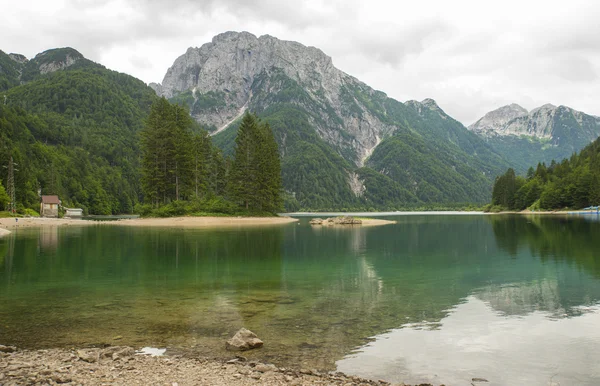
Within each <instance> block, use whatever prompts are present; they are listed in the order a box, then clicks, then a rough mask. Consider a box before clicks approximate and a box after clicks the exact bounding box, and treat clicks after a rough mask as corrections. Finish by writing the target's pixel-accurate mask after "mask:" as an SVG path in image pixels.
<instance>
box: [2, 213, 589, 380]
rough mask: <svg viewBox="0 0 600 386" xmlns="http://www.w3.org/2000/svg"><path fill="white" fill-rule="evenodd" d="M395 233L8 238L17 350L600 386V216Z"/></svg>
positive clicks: (6, 319) (490, 221)
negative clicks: (241, 345)
mask: <svg viewBox="0 0 600 386" xmlns="http://www.w3.org/2000/svg"><path fill="white" fill-rule="evenodd" d="M390 218H391V217H390ZM393 219H395V220H397V221H398V224H395V225H388V226H383V227H371V228H313V227H311V226H310V225H308V224H307V221H308V219H307V218H303V219H302V221H301V223H300V224H299V225H297V224H290V225H285V226H277V227H268V228H253V229H227V230H189V229H187V230H182V229H163V230H161V229H156V228H130V227H118V226H101V225H100V226H90V227H64V228H46V229H40V230H32V229H20V230H17V231H16V232H14V234H13V235H11V236H10V237H9V238H5V239H2V240H0V343H4V344H16V345H18V346H21V347H54V346H72V345H75V346H85V345H100V344H128V345H133V346H135V347H138V348H141V347H145V346H151V347H168V348H169V350H170V351H175V352H177V351H179V352H185V353H188V354H191V355H195V354H201V355H209V356H216V357H219V356H230V354H228V353H227V352H226V351H225V350H224V340H225V339H226V338H227V337H229V336H231V335H232V334H233V333H234V332H235V331H236V330H237V329H238V328H240V327H242V326H244V327H247V328H249V329H251V330H253V331H254V332H256V333H257V334H258V335H259V337H261V338H262V339H263V340H264V341H265V347H264V348H263V349H261V350H255V351H253V352H250V353H248V354H247V355H248V356H249V357H255V358H260V359H263V360H267V361H270V362H274V363H276V364H279V365H283V366H288V365H295V366H302V367H309V368H314V367H316V368H323V369H330V370H333V369H336V368H338V369H340V370H342V371H345V372H348V373H352V374H357V375H363V376H368V377H372V378H378V379H379V378H383V379H387V380H390V381H407V382H418V381H434V382H439V383H446V384H465V385H468V384H469V383H470V381H471V378H473V377H482V378H486V379H488V380H490V381H491V382H490V384H498V385H502V384H532V385H535V384H540V385H546V384H549V383H550V382H556V383H560V384H563V385H564V384H590V385H591V384H599V383H600V369H599V368H598V365H596V364H595V363H594V359H595V358H598V357H599V355H598V354H600V329H598V328H597V326H599V325H600V308H599V306H598V304H599V301H600V281H599V278H600V260H598V259H600V256H598V255H599V254H600V240H599V239H598V237H597V236H598V234H600V233H599V231H600V222H598V221H594V220H597V219H596V218H595V217H593V216H592V217H589V216H586V217H577V218H564V217H554V216H545V217H544V216H541V217H533V218H531V217H530V218H525V217H520V216H481V215H472V216H469V215H467V216H465V215H461V216H456V215H435V216H431V215H411V216H397V217H393ZM597 256H598V257H597Z"/></svg>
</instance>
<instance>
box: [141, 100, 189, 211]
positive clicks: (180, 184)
mask: <svg viewBox="0 0 600 386" xmlns="http://www.w3.org/2000/svg"><path fill="white" fill-rule="evenodd" d="M192 125H193V121H192V119H191V117H190V116H189V114H188V113H187V111H186V110H185V109H184V108H182V107H181V106H178V105H172V104H170V103H169V102H168V101H167V100H166V99H165V98H161V99H159V100H158V101H156V102H155V103H154V104H153V105H152V107H151V110H150V114H149V116H148V120H147V122H146V125H145V127H144V129H143V131H142V133H141V137H142V188H143V191H144V194H145V196H146V201H149V202H151V203H152V204H153V205H154V206H159V205H160V204H166V203H168V202H170V201H174V200H180V199H182V198H187V197H189V196H190V195H191V192H192V186H193V185H192V179H193V169H192V163H193V162H192V150H193V148H192V137H191V134H190V128H191V127H192Z"/></svg>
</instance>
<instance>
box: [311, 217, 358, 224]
mask: <svg viewBox="0 0 600 386" xmlns="http://www.w3.org/2000/svg"><path fill="white" fill-rule="evenodd" d="M310 224H311V225H361V224H362V220H360V219H357V218H354V217H352V216H339V217H331V218H328V219H326V220H323V219H321V218H314V219H312V220H310Z"/></svg>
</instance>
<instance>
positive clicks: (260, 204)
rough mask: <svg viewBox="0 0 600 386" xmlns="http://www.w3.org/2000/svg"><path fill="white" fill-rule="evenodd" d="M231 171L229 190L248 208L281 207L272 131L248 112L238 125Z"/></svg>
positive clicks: (280, 190)
mask: <svg viewBox="0 0 600 386" xmlns="http://www.w3.org/2000/svg"><path fill="white" fill-rule="evenodd" d="M235 142H236V147H235V150H234V159H233V163H232V165H231V171H230V174H229V189H228V190H229V194H230V196H231V197H232V198H233V199H234V200H235V201H236V202H238V203H239V204H240V205H242V206H243V207H244V208H245V209H247V210H258V211H263V212H269V213H275V212H277V211H279V210H281V208H282V196H281V194H282V180H281V162H280V159H279V151H278V149H277V142H276V141H275V137H274V136H273V131H272V130H271V128H270V126H269V125H268V124H266V123H264V124H263V123H260V122H259V121H258V119H257V118H256V117H255V116H253V115H251V114H249V113H246V115H244V118H243V119H242V123H241V124H240V127H239V129H238V134H237V137H236V140H235Z"/></svg>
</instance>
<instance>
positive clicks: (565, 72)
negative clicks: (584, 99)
mask: <svg viewBox="0 0 600 386" xmlns="http://www.w3.org/2000/svg"><path fill="white" fill-rule="evenodd" d="M554 67H555V69H556V72H557V74H558V75H559V76H560V77H562V78H563V79H566V80H569V81H571V82H592V81H594V80H596V79H598V74H597V73H596V69H595V68H594V67H593V66H592V63H591V62H590V61H589V60H588V59H586V58H584V57H581V56H566V55H565V56H563V57H562V58H560V59H559V60H557V61H556V62H555V63H554Z"/></svg>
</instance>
